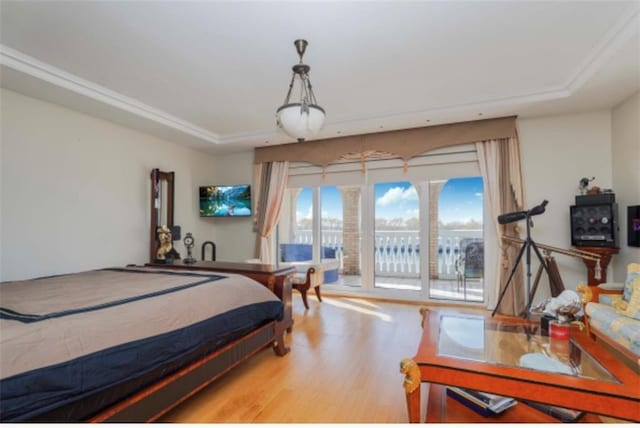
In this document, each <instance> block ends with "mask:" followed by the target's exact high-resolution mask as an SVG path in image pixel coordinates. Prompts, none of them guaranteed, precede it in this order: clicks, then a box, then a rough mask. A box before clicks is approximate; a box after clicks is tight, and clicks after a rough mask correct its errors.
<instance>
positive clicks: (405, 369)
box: [400, 358, 420, 423]
mask: <svg viewBox="0 0 640 428" xmlns="http://www.w3.org/2000/svg"><path fill="white" fill-rule="evenodd" d="M400 373H404V375H405V377H404V383H403V385H402V386H403V387H404V392H405V395H406V397H407V412H408V414H409V422H410V423H419V422H420V368H418V365H417V364H416V362H415V361H413V360H412V359H410V358H404V359H403V360H402V361H400Z"/></svg>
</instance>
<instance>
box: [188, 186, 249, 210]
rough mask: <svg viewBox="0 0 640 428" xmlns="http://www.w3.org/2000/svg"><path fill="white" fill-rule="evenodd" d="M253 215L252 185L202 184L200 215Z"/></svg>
mask: <svg viewBox="0 0 640 428" xmlns="http://www.w3.org/2000/svg"><path fill="white" fill-rule="evenodd" d="M248 216H251V186H249V185H248V184H237V185H233V186H201V187H200V217H248Z"/></svg>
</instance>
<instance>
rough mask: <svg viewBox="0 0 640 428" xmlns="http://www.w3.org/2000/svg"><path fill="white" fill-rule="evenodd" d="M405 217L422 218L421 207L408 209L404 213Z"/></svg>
mask: <svg viewBox="0 0 640 428" xmlns="http://www.w3.org/2000/svg"><path fill="white" fill-rule="evenodd" d="M404 218H405V219H408V218H420V209H419V208H414V209H412V210H407V211H406V212H405V214H404Z"/></svg>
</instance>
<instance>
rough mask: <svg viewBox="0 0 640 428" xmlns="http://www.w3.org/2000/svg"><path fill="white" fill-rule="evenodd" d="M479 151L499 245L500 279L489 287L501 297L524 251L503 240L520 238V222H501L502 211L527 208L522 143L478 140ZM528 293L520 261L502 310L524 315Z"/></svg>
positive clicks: (493, 293)
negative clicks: (521, 162) (505, 238)
mask: <svg viewBox="0 0 640 428" xmlns="http://www.w3.org/2000/svg"><path fill="white" fill-rule="evenodd" d="M476 150H477V152H478V162H479V164H480V171H481V173H482V177H483V180H484V186H485V194H486V195H487V199H488V204H489V207H490V209H491V216H492V221H493V225H494V229H495V233H496V235H497V242H498V248H499V256H498V266H497V272H498V281H497V282H496V284H495V286H494V289H492V290H489V287H487V290H488V291H489V292H490V295H491V296H492V297H494V298H495V299H497V297H498V296H499V294H500V292H501V291H502V290H503V288H504V286H505V285H506V281H507V279H508V277H509V274H510V273H511V270H512V268H513V265H514V263H515V261H516V258H517V255H518V252H519V251H520V248H519V246H518V245H514V244H511V243H504V242H502V239H501V237H502V235H509V236H514V237H519V229H518V225H517V223H508V224H503V225H501V224H499V223H498V216H499V215H500V214H504V213H510V212H514V211H523V210H524V202H523V201H524V188H523V183H522V171H521V168H520V145H519V143H518V138H517V136H515V137H513V138H505V139H496V140H487V141H482V142H478V143H476ZM525 294H526V293H525V290H524V282H523V272H522V264H521V263H520V264H519V266H518V267H517V269H516V271H515V273H514V276H513V278H512V279H511V282H510V284H509V288H508V289H507V290H506V292H505V295H504V297H503V299H502V301H501V303H500V307H499V308H498V312H500V313H502V314H505V315H511V316H519V315H521V313H522V311H523V309H524V306H525ZM496 303H497V301H496Z"/></svg>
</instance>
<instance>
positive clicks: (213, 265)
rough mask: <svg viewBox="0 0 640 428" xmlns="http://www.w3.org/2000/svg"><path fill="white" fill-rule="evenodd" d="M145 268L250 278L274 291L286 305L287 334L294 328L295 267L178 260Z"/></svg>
mask: <svg viewBox="0 0 640 428" xmlns="http://www.w3.org/2000/svg"><path fill="white" fill-rule="evenodd" d="M145 266H151V267H157V268H164V269H183V270H202V271H214V272H229V273H236V274H239V275H244V276H248V277H249V278H251V279H253V280H255V281H258V282H259V283H261V284H262V285H264V286H265V287H267V288H269V290H271V291H273V292H274V293H275V295H276V296H278V298H279V299H280V300H282V303H283V304H284V325H285V326H286V328H287V332H289V333H291V330H292V328H293V308H292V303H291V280H292V278H293V275H294V274H295V272H296V269H295V267H293V266H284V267H279V266H275V265H263V264H257V263H234V262H208V261H203V262H196V263H194V264H186V263H184V262H183V261H182V260H176V261H174V262H173V263H172V264H160V263H147V264H146V265H145Z"/></svg>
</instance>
